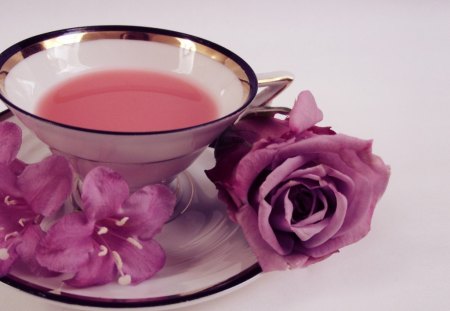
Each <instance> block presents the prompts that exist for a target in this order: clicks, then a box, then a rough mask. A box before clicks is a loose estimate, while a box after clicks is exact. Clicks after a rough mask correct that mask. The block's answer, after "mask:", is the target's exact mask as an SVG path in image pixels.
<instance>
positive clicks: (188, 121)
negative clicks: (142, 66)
mask: <svg viewBox="0 0 450 311" xmlns="http://www.w3.org/2000/svg"><path fill="white" fill-rule="evenodd" d="M36 114H37V115H39V116H41V117H43V118H46V119H50V120H52V121H55V122H59V123H64V124H68V125H73V126H77V127H82V128H88V129H95V130H104V131H116V132H149V131H164V130H171V129H178V128H184V127H190V126H194V125H198V124H201V123H205V122H208V121H212V120H214V119H216V118H217V116H218V111H217V105H216V104H215V102H214V100H213V99H212V98H211V97H210V96H209V95H208V94H206V93H205V91H203V90H202V89H200V88H199V87H197V86H196V85H194V84H193V83H191V82H189V81H187V80H185V79H182V78H178V77H175V76H172V75H168V74H163V73H159V72H152V71H141V70H108V71H99V72H93V73H88V74H84V75H80V76H77V77H76V78H72V79H70V80H67V81H65V82H64V83H62V84H60V85H58V86H56V87H55V88H53V89H52V90H50V91H49V92H48V93H47V94H45V96H44V97H43V98H42V99H41V101H40V102H39V103H38V105H37V111H36Z"/></svg>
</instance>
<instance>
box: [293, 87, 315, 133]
mask: <svg viewBox="0 0 450 311" xmlns="http://www.w3.org/2000/svg"><path fill="white" fill-rule="evenodd" d="M322 119H323V114H322V111H321V110H320V109H319V108H318V107H317V105H316V101H315V100H314V96H313V95H312V94H311V92H309V91H303V92H301V93H300V94H299V95H298V97H297V100H296V102H295V104H294V107H293V108H292V111H291V113H290V114H289V128H290V129H291V131H293V132H294V133H301V132H303V131H305V130H307V129H309V128H310V127H312V126H313V125H315V124H316V123H318V122H320V121H321V120H322Z"/></svg>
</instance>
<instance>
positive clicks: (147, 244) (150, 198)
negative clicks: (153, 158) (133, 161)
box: [37, 167, 176, 287]
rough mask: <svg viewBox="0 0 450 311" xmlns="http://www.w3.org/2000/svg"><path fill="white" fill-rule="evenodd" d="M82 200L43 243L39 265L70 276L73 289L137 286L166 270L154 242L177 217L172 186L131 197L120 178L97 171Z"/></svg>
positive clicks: (148, 189) (152, 188)
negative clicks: (160, 232)
mask: <svg viewBox="0 0 450 311" xmlns="http://www.w3.org/2000/svg"><path fill="white" fill-rule="evenodd" d="M81 199H82V205H83V206H82V211H78V212H73V213H71V214H67V215H65V216H64V217H62V218H61V219H60V220H59V221H58V222H56V223H55V224H54V225H53V226H52V227H51V228H50V229H49V231H48V233H47V235H46V236H45V238H44V239H43V240H42V241H41V243H40V245H39V247H38V249H37V260H38V262H39V263H40V264H41V265H43V266H44V267H46V268H48V269H49V270H52V271H56V272H62V273H69V274H72V275H73V276H71V278H70V279H68V280H66V281H65V283H66V284H68V285H70V286H73V287H87V286H93V285H101V284H106V283H109V282H112V281H116V280H117V282H118V283H119V284H122V285H128V284H137V283H140V282H142V281H144V280H146V279H148V278H150V277H152V276H153V275H154V274H155V273H156V272H158V271H159V270H160V269H161V268H162V267H163V265H164V263H165V254H164V251H163V249H162V248H161V246H160V245H159V244H158V243H157V242H156V241H155V240H153V239H152V238H153V237H154V235H155V234H157V233H158V232H159V231H160V230H161V228H162V226H163V225H164V223H165V222H166V221H167V220H168V219H169V218H170V216H171V214H172V213H173V209H174V206H175V201H176V198H175V195H174V193H173V192H172V191H171V190H170V189H169V188H168V187H166V186H164V185H150V186H146V187H143V188H142V189H140V190H138V191H137V192H135V193H133V194H131V196H129V188H128V185H127V183H126V182H125V180H124V179H123V178H122V177H121V176H120V175H118V174H117V173H115V172H114V171H112V170H111V169H109V168H105V167H97V168H95V169H93V170H92V171H91V172H89V174H88V175H87V176H86V178H85V180H84V181H83V186H82V196H81Z"/></svg>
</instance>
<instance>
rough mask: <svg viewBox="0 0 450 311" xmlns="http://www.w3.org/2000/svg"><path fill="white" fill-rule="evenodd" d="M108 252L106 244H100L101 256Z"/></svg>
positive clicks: (99, 253) (99, 254)
mask: <svg viewBox="0 0 450 311" xmlns="http://www.w3.org/2000/svg"><path fill="white" fill-rule="evenodd" d="M106 254H108V248H106V246H105V245H100V251H99V252H98V256H99V257H103V256H106Z"/></svg>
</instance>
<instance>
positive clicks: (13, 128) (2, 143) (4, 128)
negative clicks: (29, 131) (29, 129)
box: [0, 122, 22, 165]
mask: <svg viewBox="0 0 450 311" xmlns="http://www.w3.org/2000/svg"><path fill="white" fill-rule="evenodd" d="M0 138H1V140H0V163H1V164H6V165H8V164H10V163H11V162H12V161H13V160H14V159H15V158H16V157H17V153H18V152H19V148H20V145H21V144H22V130H21V129H20V127H19V126H17V125H16V124H14V123H12V122H0Z"/></svg>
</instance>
